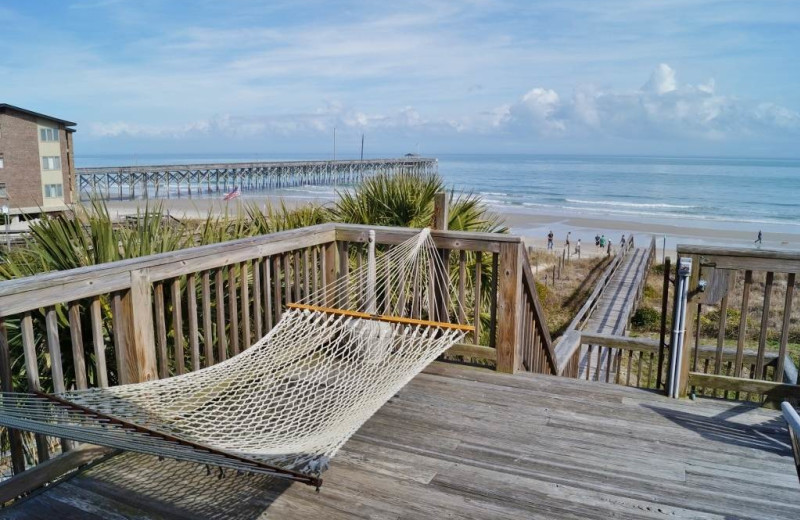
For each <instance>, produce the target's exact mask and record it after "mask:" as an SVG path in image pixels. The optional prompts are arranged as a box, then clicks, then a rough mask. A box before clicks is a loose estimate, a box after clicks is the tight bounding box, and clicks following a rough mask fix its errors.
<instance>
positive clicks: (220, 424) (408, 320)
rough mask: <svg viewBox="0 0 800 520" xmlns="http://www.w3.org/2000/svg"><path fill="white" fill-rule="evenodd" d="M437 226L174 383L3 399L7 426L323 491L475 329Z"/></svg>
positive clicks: (0, 406) (1, 413) (372, 257)
mask: <svg viewBox="0 0 800 520" xmlns="http://www.w3.org/2000/svg"><path fill="white" fill-rule="evenodd" d="M450 291H451V287H450V283H449V276H448V270H447V266H446V265H445V264H444V262H443V259H442V256H441V253H440V252H439V251H438V250H437V249H436V247H435V245H434V243H433V240H432V238H431V236H430V231H429V230H428V229H425V230H423V231H422V232H421V233H419V234H418V235H416V236H414V237H412V238H411V239H409V240H407V241H406V242H403V243H402V244H399V245H397V246H394V247H392V248H390V249H388V250H387V251H386V252H378V253H376V250H375V241H374V232H370V241H369V248H368V259H367V262H366V263H365V265H363V266H362V267H359V268H357V269H353V270H351V271H350V272H349V273H347V275H346V276H341V277H340V278H339V279H338V280H337V281H336V282H334V283H332V284H330V285H328V286H327V287H324V288H322V289H321V290H320V291H317V292H316V293H313V294H310V295H308V296H307V297H306V298H305V299H303V300H301V301H299V302H297V303H293V304H289V305H288V308H287V310H286V311H285V312H284V313H283V315H282V317H281V320H280V321H279V322H278V323H277V324H276V326H275V327H274V328H273V329H272V330H271V331H270V332H269V333H268V334H267V335H266V336H264V337H263V338H262V339H261V340H259V341H258V342H257V343H256V344H255V345H253V346H252V347H250V348H248V349H246V350H245V351H243V352H242V353H240V354H238V355H236V356H234V357H232V358H230V359H228V360H227V361H224V362H222V363H219V364H217V365H213V366H211V367H208V368H204V369H202V370H198V371H195V372H190V373H187V374H184V375H180V376H176V377H170V378H167V379H161V380H155V381H148V382H145V383H138V384H129V385H121V386H115V387H110V388H92V389H89V390H72V391H68V392H64V393H62V394H58V395H53V394H43V393H38V392H34V393H3V394H0V424H2V425H3V426H7V427H10V428H16V429H21V430H27V431H33V432H36V433H40V434H44V435H50V436H54V437H61V438H65V439H72V440H76V441H80V442H87V443H91V444H97V445H103V446H108V447H111V448H117V449H122V450H128V451H135V452H141V453H146V454H151V455H158V456H160V457H169V458H175V459H178V460H186V461H193V462H197V463H202V464H206V465H207V467H208V468H209V471H210V468H211V467H212V466H213V467H217V468H219V471H220V475H222V474H223V468H229V469H233V470H239V471H247V472H254V473H265V474H270V475H274V476H278V477H284V478H288V479H292V480H295V481H300V482H304V483H306V484H310V485H314V486H317V487H319V486H320V485H321V484H322V479H321V478H320V475H321V474H322V472H323V471H324V470H325V469H327V467H328V463H329V461H330V458H331V457H333V456H334V455H335V454H336V452H337V451H338V450H339V448H341V446H342V445H343V444H344V443H345V442H346V441H347V439H348V438H350V436H351V435H353V433H355V431H356V430H358V428H359V427H360V426H361V425H362V424H363V423H364V422H366V420H367V419H369V418H370V417H371V416H372V415H373V414H374V413H375V412H376V411H377V410H378V409H379V408H380V407H381V406H382V405H383V404H384V403H385V402H386V401H388V400H389V399H390V398H391V397H392V396H393V395H394V394H395V393H396V392H397V391H399V390H400V389H401V388H402V387H403V386H404V385H405V384H406V383H407V382H408V381H410V380H411V379H412V378H413V377H414V376H415V375H417V374H418V373H419V372H420V371H422V369H423V368H425V366H427V365H428V364H429V363H430V362H431V361H433V360H434V359H436V357H438V356H439V355H441V354H442V353H443V352H444V351H445V350H447V349H448V348H449V347H450V346H452V345H453V344H454V343H456V342H459V341H461V340H462V339H463V337H464V335H465V334H466V333H467V332H468V331H470V330H472V329H471V327H469V326H466V325H457V324H452V323H450V322H449V319H450V317H454V319H457V318H458V316H461V315H462V313H461V312H459V309H458V308H457V306H458V305H459V302H458V301H457V298H452V297H451V296H450Z"/></svg>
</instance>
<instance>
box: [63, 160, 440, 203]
mask: <svg viewBox="0 0 800 520" xmlns="http://www.w3.org/2000/svg"><path fill="white" fill-rule="evenodd" d="M438 166H439V163H438V161H437V159H431V158H425V157H401V158H395V159H364V160H352V161H350V160H346V161H280V162H276V161H263V162H247V163H215V164H183V165H153V166H103V167H97V168H77V169H76V170H75V189H76V191H77V193H78V197H79V198H80V199H82V200H86V199H88V198H92V197H94V198H102V199H136V198H149V197H153V198H170V197H173V196H174V197H182V196H193V195H203V194H211V193H228V192H229V191H231V190H233V189H234V188H236V187H238V188H239V189H240V190H241V191H243V192H244V191H255V190H273V189H281V188H292V187H297V186H311V185H314V186H331V185H347V184H354V183H357V182H359V181H360V180H362V179H364V178H366V177H371V176H373V175H379V174H387V175H396V174H401V173H416V174H426V173H436V172H437V171H438Z"/></svg>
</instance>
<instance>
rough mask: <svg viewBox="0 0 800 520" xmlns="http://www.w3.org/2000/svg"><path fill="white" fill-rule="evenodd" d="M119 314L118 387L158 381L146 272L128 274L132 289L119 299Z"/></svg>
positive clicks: (137, 271)
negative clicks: (119, 371)
mask: <svg viewBox="0 0 800 520" xmlns="http://www.w3.org/2000/svg"><path fill="white" fill-rule="evenodd" d="M120 312H121V316H120V317H119V318H120V319H119V326H120V342H121V343H122V344H121V345H120V349H119V351H120V354H121V356H122V360H121V363H120V367H121V368H122V373H121V374H120V383H122V384H127V383H141V382H144V381H150V380H153V379H158V371H157V368H156V345H155V343H156V342H155V333H154V331H153V297H152V294H151V290H150V279H149V277H148V275H147V271H146V270H141V269H140V270H136V271H131V288H130V290H128V291H127V292H126V293H125V294H124V295H123V296H122V299H121V305H120Z"/></svg>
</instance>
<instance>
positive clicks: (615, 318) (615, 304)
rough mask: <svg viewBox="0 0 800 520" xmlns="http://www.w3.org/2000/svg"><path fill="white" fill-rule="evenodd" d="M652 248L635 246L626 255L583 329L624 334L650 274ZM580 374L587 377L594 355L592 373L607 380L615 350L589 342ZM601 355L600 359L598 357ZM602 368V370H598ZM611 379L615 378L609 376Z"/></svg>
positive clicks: (600, 378) (593, 375)
mask: <svg viewBox="0 0 800 520" xmlns="http://www.w3.org/2000/svg"><path fill="white" fill-rule="evenodd" d="M649 251H650V250H649V249H648V248H646V247H637V248H633V249H632V250H631V251H630V252H629V253H628V254H627V255H626V257H625V260H624V261H623V264H622V265H621V266H620V268H619V269H618V270H617V272H616V273H614V276H613V278H612V279H611V281H610V282H609V284H608V287H606V289H605V290H604V291H603V295H602V296H601V297H600V301H599V302H598V304H597V308H596V309H595V310H594V312H592V315H591V317H590V318H589V321H588V322H587V323H586V327H584V330H585V331H586V332H594V333H600V334H614V335H617V336H623V335H625V333H626V330H627V328H628V321H629V320H630V318H631V314H632V313H633V311H634V309H635V306H634V304H635V303H636V300H637V291H638V290H639V286H640V285H641V283H642V280H643V279H644V277H646V276H647V273H646V270H647V256H648V254H649ZM581 348H582V349H583V351H582V353H581V362H580V377H582V378H586V376H587V374H586V371H587V368H589V366H590V365H589V357H590V356H591V368H592V374H591V376H592V377H593V378H595V379H598V380H600V381H606V380H607V379H606V375H607V374H606V371H607V370H608V356H609V355H612V354H613V353H614V349H602V350H601V349H593V350H590V349H589V347H588V346H587V345H584V346H583V347H581ZM598 357H599V359H598ZM598 366H599V367H600V370H599V372H598V371H597V370H596V369H597V367H598ZM608 380H609V381H610V380H612V379H608Z"/></svg>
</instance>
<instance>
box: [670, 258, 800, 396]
mask: <svg viewBox="0 0 800 520" xmlns="http://www.w3.org/2000/svg"><path fill="white" fill-rule="evenodd" d="M678 256H679V259H680V257H689V258H691V259H692V272H691V276H690V279H689V294H688V299H687V312H686V332H685V336H684V342H683V345H682V348H683V364H682V366H681V373H680V383H679V384H680V386H679V388H680V393H681V395H687V394H689V393H692V392H694V393H695V394H700V395H703V394H705V395H716V396H719V397H724V398H727V399H737V400H738V399H744V400H758V401H762V402H766V403H771V404H775V403H777V402H779V401H780V400H782V399H783V398H786V397H790V396H793V397H800V386H797V370H796V369H795V367H794V364H793V363H792V360H791V357H790V356H789V352H788V345H789V334H790V330H791V326H792V309H793V300H794V289H795V284H796V278H797V273H798V272H800V254H798V253H796V252H788V251H762V250H757V249H732V248H724V247H709V246H685V245H679V246H678ZM759 300H760V301H759ZM709 307H711V308H713V310H714V311H715V314H716V316H717V319H716V323H713V321H712V322H711V323H710V326H713V327H715V333H714V338H715V339H716V345H715V346H714V347H712V348H703V346H702V345H701V332H702V330H701V329H703V328H708V325H709V324H706V325H705V326H704V323H703V322H702V321H701V320H702V319H703V317H704V316H705V319H706V320H708V314H706V315H704V314H703V310H704V309H707V308H709ZM773 318H774V321H773ZM769 344H772V345H769ZM768 346H769V347H770V348H768Z"/></svg>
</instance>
